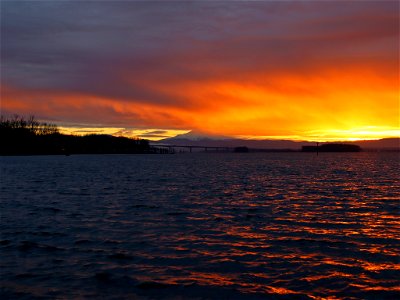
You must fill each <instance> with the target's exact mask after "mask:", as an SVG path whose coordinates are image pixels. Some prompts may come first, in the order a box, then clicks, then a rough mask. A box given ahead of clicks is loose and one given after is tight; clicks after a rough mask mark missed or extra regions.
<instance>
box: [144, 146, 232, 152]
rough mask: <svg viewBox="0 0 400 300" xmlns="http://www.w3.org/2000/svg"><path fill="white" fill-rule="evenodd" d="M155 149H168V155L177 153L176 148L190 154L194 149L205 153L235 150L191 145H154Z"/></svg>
mask: <svg viewBox="0 0 400 300" xmlns="http://www.w3.org/2000/svg"><path fill="white" fill-rule="evenodd" d="M152 146H153V147H156V148H160V149H163V148H164V149H167V150H168V153H175V149H176V148H182V149H187V150H188V152H190V153H192V152H193V149H203V150H204V151H205V152H209V151H210V152H211V151H214V152H233V151H234V148H232V147H220V146H189V145H163V144H160V145H157V144H155V145H152Z"/></svg>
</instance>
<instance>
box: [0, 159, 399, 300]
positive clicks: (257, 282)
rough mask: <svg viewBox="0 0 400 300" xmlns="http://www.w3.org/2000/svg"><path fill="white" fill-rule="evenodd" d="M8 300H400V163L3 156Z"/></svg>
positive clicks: (1, 245)
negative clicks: (73, 299) (160, 299)
mask: <svg viewBox="0 0 400 300" xmlns="http://www.w3.org/2000/svg"><path fill="white" fill-rule="evenodd" d="M0 161H1V207H0V208H1V241H0V249H1V259H0V262H1V278H0V281H1V296H2V299H8V298H10V299H31V298H36V297H37V298H48V299H71V298H78V299H88V298H92V299H121V298H122V299H125V298H126V299H147V298H165V299H187V298H194V299H208V298H212V299H238V298H240V299H258V298H265V299H322V298H329V299H396V298H397V299H399V298H400V258H399V253H400V249H399V248H400V247H399V246H400V223H399V212H400V206H399V204H400V202H399V201H400V200H399V199H400V179H399V169H400V167H399V164H400V163H399V154H396V153H382V154H379V153H354V154H350V153H348V154H335V153H333V154H328V153H322V154H320V155H319V156H316V155H315V154H313V153H265V154H182V155H179V154H176V155H115V156H112V155H110V156H106V155H103V156H102V155H99V156H70V157H65V156H52V157H51V156H44V157H38V156H37V157H1V158H0Z"/></svg>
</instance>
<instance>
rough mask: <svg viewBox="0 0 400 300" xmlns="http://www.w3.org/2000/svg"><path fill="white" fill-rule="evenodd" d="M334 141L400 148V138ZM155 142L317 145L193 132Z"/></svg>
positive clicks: (266, 146) (287, 146)
mask: <svg viewBox="0 0 400 300" xmlns="http://www.w3.org/2000/svg"><path fill="white" fill-rule="evenodd" d="M326 143H328V142H326ZM326 143H325V144H326ZM329 143H331V142H329ZM332 143H345V144H354V145H359V146H360V147H361V148H362V149H400V138H386V139H380V140H363V141H355V142H342V141H336V142H332ZM153 144H154V145H156V144H163V145H176V146H207V147H231V148H233V147H241V146H244V147H248V148H251V149H292V150H300V149H301V147H302V146H315V145H316V143H315V142H307V141H289V140H248V139H235V138H229V137H223V136H206V135H201V134H196V133H191V132H189V133H186V134H181V135H178V136H176V137H172V138H166V139H163V140H160V141H158V142H156V143H153ZM321 144H323V143H321Z"/></svg>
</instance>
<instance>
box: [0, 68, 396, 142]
mask: <svg viewBox="0 0 400 300" xmlns="http://www.w3.org/2000/svg"><path fill="white" fill-rule="evenodd" d="M343 74H345V75H343ZM397 81H398V75H397V74H390V73H387V74H386V75H385V77H383V76H381V75H377V74H375V73H373V72H372V71H367V70H365V69H357V68H348V69H345V70H341V71H339V70H335V69H332V70H324V69H322V70H318V72H316V73H315V74H308V75H307V76H306V75H304V76H300V75H294V74H284V73H276V74H275V75H274V76H271V75H270V74H254V75H252V76H250V77H248V78H246V80H244V81H242V82H239V81H234V80H221V79H218V78H210V79H207V80H202V81H188V80H184V79H182V80H180V81H176V82H163V83H160V82H158V83H155V84H154V85H153V89H154V91H157V92H158V93H160V94H163V95H168V97H170V98H177V99H179V98H182V99H185V102H184V103H183V104H177V105H175V104H158V103H143V102H140V99H138V100H134V101H132V102H126V101H122V100H120V99H114V98H105V97H98V96H96V95H90V94H89V95H88V94H82V93H67V92H64V93H60V92H54V91H40V90H28V91H26V90H22V91H21V90H16V89H12V88H8V89H5V93H4V94H5V96H6V97H5V100H3V102H2V106H3V107H5V108H6V109H7V110H9V111H14V110H15V111H21V109H22V110H24V109H25V110H26V112H27V113H29V110H30V109H31V107H32V106H33V105H35V108H36V109H37V110H38V111H39V112H42V113H44V114H46V113H47V114H49V113H51V114H53V113H54V114H55V119H56V118H57V112H58V111H71V110H73V111H75V112H79V113H83V111H94V112H96V115H93V116H94V117H95V120H101V119H107V118H108V119H109V120H110V115H111V116H113V118H114V123H118V122H119V123H124V124H126V125H129V124H130V122H132V121H134V122H136V123H137V122H138V121H139V124H140V127H141V129H138V128H137V127H134V126H129V127H128V126H107V125H106V124H105V125H101V126H86V127H87V128H73V129H71V128H70V129H68V126H64V127H65V128H63V130H64V131H65V132H72V131H74V130H75V132H79V131H81V132H84V131H85V130H87V131H90V130H97V131H98V132H103V133H107V134H113V135H123V136H129V137H134V136H141V135H143V134H144V135H145V134H146V133H148V132H151V131H154V130H156V131H160V130H163V131H164V132H163V136H162V137H157V136H154V137H151V136H150V139H152V140H157V139H162V138H165V137H171V136H174V135H177V134H182V133H185V132H188V131H191V130H193V131H195V132H201V133H203V134H210V135H224V136H232V137H245V138H251V139H260V138H268V139H290V140H306V141H330V140H343V141H351V140H365V139H379V138H387V137H399V136H400V126H399V120H400V119H399V118H400V117H399V93H398V87H397V85H396V84H397ZM38 97H42V98H43V97H44V98H46V99H48V101H47V103H45V104H44V105H40V104H37V103H36V101H35V99H37V98H38ZM49 103H51V105H50V106H49ZM24 106H25V108H24ZM49 109H50V110H49ZM110 112H111V114H110ZM78 116H79V115H78ZM59 117H60V118H62V116H61V115H60V116H59ZM132 125H133V124H132ZM93 127H95V128H96V129H93ZM100 127H104V128H103V129H99V128H100ZM129 128H131V129H129ZM151 128H158V129H151ZM160 128H161V129H160ZM163 128H167V129H163Z"/></svg>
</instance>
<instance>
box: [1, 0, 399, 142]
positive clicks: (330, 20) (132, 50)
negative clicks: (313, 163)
mask: <svg viewBox="0 0 400 300" xmlns="http://www.w3.org/2000/svg"><path fill="white" fill-rule="evenodd" d="M42 3H47V4H49V5H42ZM122 4H123V2H116V3H114V4H113V3H111V2H107V3H105V2H104V3H103V2H101V3H91V2H87V3H85V5H83V7H82V8H80V11H81V12H80V13H79V14H80V15H81V17H80V18H79V20H76V18H75V19H74V18H71V17H73V16H75V15H77V14H78V12H77V8H76V6H75V5H73V4H72V3H67V2H62V3H60V4H56V3H53V4H51V5H50V2H46V1H41V2H23V3H12V2H4V3H2V18H1V19H2V21H1V22H2V26H1V28H2V29H1V30H2V37H1V39H2V45H3V46H2V52H1V59H2V67H1V70H2V78H1V110H2V114H14V113H18V114H21V115H32V114H34V115H35V116H37V117H38V118H39V119H42V120H46V121H50V122H54V123H56V124H58V125H59V126H61V129H62V131H63V132H67V133H74V134H81V133H84V132H87V133H90V132H96V133H107V134H113V135H124V136H129V137H143V138H149V139H152V140H158V139H162V138H165V137H171V136H174V135H177V134H182V133H186V132H189V131H194V132H200V133H203V134H206V135H207V134H209V135H224V136H231V137H242V138H248V139H263V138H266V139H290V140H309V141H331V140H343V141H344V140H347V141H353V140H362V139H379V138H385V137H399V136H400V124H399V122H400V121H399V120H400V113H399V111H400V108H399V103H400V102H399V55H398V54H399V16H398V8H399V3H398V2H397V1H393V2H391V1H385V2H383V3H382V2H379V1H377V2H373V1H372V2H353V1H351V2H349V3H344V2H340V3H339V2H334V1H333V2H326V3H324V2H316V1H309V2H301V3H299V2H286V1H285V2H218V3H211V2H193V3H190V4H187V3H184V2H177V3H175V2H171V3H168V2H167V3H159V2H157V3H155V2H154V3H143V2H137V3H135V2H130V3H125V4H126V6H128V7H129V9H126V7H124V6H123V5H122ZM178 4H179V5H178ZM91 5H95V6H96V8H97V9H96V10H91V9H90V8H91ZM40 6H43V7H42V9H39V7H40ZM31 7H33V8H35V7H36V8H38V9H31V10H28V9H27V8H31ZM28 11H29V12H28ZM153 15H157V16H158V18H159V20H158V22H156V20H155V19H154V17H153ZM113 16H115V17H116V18H113ZM42 17H43V19H42ZM41 19H42V21H38V20H41ZM70 19H71V20H70ZM72 19H74V20H72ZM84 19H87V20H88V21H87V22H86V21H82V20H84ZM91 20H92V21H91ZM70 22H74V27H73V29H71V28H70V27H68V26H67V25H66V24H70ZM71 24H72V23H71ZM47 25H48V26H47ZM35 26H36V27H35ZM71 26H72V25H71ZM139 27H140V28H145V29H141V30H139V29H138V28H139ZM32 28H36V29H32ZM49 28H56V29H55V30H58V31H57V32H58V33H57V34H52V33H51V30H50V29H49ZM121 28H123V29H121ZM183 28H184V29H183ZM94 30H97V31H94ZM119 30H120V31H119ZM49 36H50V38H49ZM24 37H27V38H24ZM82 41H84V42H82Z"/></svg>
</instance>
